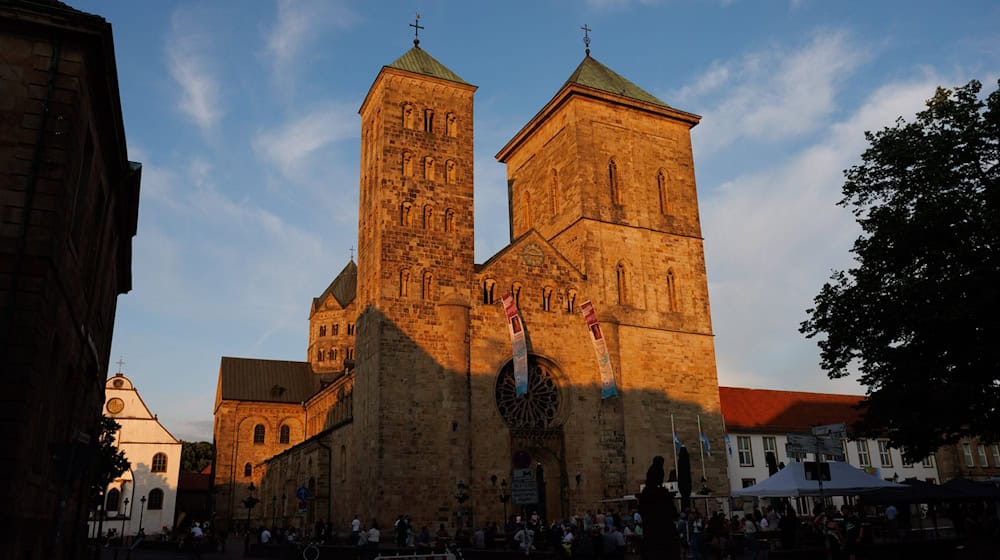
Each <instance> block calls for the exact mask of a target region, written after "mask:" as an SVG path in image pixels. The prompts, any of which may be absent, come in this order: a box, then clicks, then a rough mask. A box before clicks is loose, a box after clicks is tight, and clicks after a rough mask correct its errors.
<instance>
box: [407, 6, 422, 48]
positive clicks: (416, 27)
mask: <svg viewBox="0 0 1000 560" xmlns="http://www.w3.org/2000/svg"><path fill="white" fill-rule="evenodd" d="M410 27H412V28H413V46H414V47H419V46H420V30H421V29H423V28H424V26H422V25H420V14H417V20H416V21H414V22H413V23H411V24H410Z"/></svg>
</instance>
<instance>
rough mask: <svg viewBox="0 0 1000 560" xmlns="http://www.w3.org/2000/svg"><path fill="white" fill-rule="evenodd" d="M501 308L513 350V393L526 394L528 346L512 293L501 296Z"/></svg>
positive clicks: (517, 394)
mask: <svg viewBox="0 0 1000 560" xmlns="http://www.w3.org/2000/svg"><path fill="white" fill-rule="evenodd" d="M502 299H503V310H504V313H506V315H507V330H509V331H510V345H511V347H512V348H513V351H514V394H515V395H516V396H518V397H520V396H521V395H527V394H528V346H527V343H526V342H525V340H524V325H523V324H522V323H521V316H520V314H518V312H517V302H516V301H514V294H512V293H510V292H507V293H506V294H505V295H504V296H503V298H502Z"/></svg>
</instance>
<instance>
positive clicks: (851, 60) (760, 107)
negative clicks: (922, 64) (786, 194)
mask: <svg viewBox="0 0 1000 560" xmlns="http://www.w3.org/2000/svg"><path fill="white" fill-rule="evenodd" d="M865 58H866V55H865V53H864V51H863V50H862V49H861V48H859V47H858V46H857V45H855V44H854V43H853V42H852V38H851V37H850V36H849V35H848V34H847V33H845V32H842V31H833V32H829V31H828V32H823V33H820V34H817V35H816V36H814V37H813V39H812V40H811V41H810V42H809V43H808V44H806V45H804V46H798V45H794V46H787V45H781V46H774V47H771V48H769V49H765V50H761V51H757V52H753V53H749V54H746V55H744V56H743V57H741V58H740V59H738V60H735V61H726V62H719V61H716V62H714V63H713V64H712V65H711V66H710V67H709V69H708V70H707V71H706V72H704V73H703V74H702V75H700V76H699V77H697V78H696V79H695V80H694V82H693V83H692V84H691V85H688V86H686V87H684V88H682V89H680V90H678V91H676V92H674V93H668V94H666V95H665V96H664V98H665V99H671V100H675V102H676V103H679V104H682V105H687V106H691V107H692V108H693V109H694V110H695V111H696V112H699V111H700V112H702V114H704V116H705V121H704V124H702V125H701V126H700V127H699V131H698V135H697V137H696V139H697V144H698V152H699V153H701V154H703V155H704V154H707V153H711V152H714V151H716V150H719V149H720V148H723V147H725V146H727V145H729V144H732V143H735V142H739V141H742V140H753V141H760V140H763V141H768V142H774V141H779V140H785V139H789V138H797V137H801V136H803V135H804V134H806V133H809V132H813V131H815V130H816V129H817V128H818V127H820V126H823V125H824V124H825V122H826V120H827V119H828V118H829V116H830V114H831V113H832V112H833V111H834V109H835V106H836V105H835V96H836V93H837V91H838V87H839V86H840V84H841V82H842V81H843V80H844V78H845V77H847V76H848V75H850V74H851V73H852V72H853V71H854V69H855V68H857V66H858V65H860V64H861V63H862V62H863V61H864V60H865ZM699 106H700V107H699Z"/></svg>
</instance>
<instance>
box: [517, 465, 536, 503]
mask: <svg viewBox="0 0 1000 560" xmlns="http://www.w3.org/2000/svg"><path fill="white" fill-rule="evenodd" d="M510 499H511V501H512V502H513V503H514V505H516V506H530V505H532V504H537V503H538V483H537V482H536V481H535V471H534V470H533V469H514V471H513V472H512V473H511V485H510Z"/></svg>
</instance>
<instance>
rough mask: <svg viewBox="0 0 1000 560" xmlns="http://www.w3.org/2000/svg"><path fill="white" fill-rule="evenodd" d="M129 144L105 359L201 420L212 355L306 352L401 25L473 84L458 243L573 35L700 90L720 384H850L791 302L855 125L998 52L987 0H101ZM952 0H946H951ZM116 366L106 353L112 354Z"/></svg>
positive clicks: (344, 251) (892, 111)
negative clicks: (364, 133)
mask: <svg viewBox="0 0 1000 560" xmlns="http://www.w3.org/2000/svg"><path fill="white" fill-rule="evenodd" d="M69 2H70V4H72V5H73V6H74V7H76V8H78V9H82V10H84V11H88V12H92V13H97V14H100V15H102V16H104V17H105V18H106V19H107V20H108V21H110V22H111V23H112V25H113V29H114V36H115V48H116V56H117V63H118V74H119V85H120V88H121V98H122V106H123V111H124V116H125V125H126V134H127V139H128V148H129V157H130V158H131V159H133V160H136V161H140V162H142V163H143V169H144V171H143V181H142V196H141V200H140V210H139V213H140V217H139V232H138V234H137V236H136V239H135V247H134V260H133V274H134V289H133V291H132V292H131V293H129V294H127V295H124V296H122V297H120V298H119V306H118V316H117V320H116V324H115V338H114V344H113V348H112V361H117V360H118V359H119V357H120V356H123V357H124V360H125V367H124V372H125V373H126V374H127V375H129V376H130V377H131V378H132V380H133V381H134V382H135V385H136V387H137V388H138V389H139V391H140V393H141V394H142V396H143V398H144V400H145V401H146V403H147V404H148V405H149V406H150V408H151V409H152V410H153V412H154V413H156V414H158V415H159V418H160V420H161V421H162V422H163V423H164V424H165V426H166V427H167V428H168V429H169V430H171V431H172V432H173V433H174V435H176V436H177V437H180V438H183V439H199V440H201V439H204V440H211V425H212V407H213V402H214V398H215V390H216V381H217V375H218V368H219V359H220V357H221V356H224V355H225V356H245V357H258V358H273V359H290V360H304V359H305V358H306V344H307V329H308V310H309V305H310V302H311V299H312V297H314V296H316V295H318V294H319V293H320V292H322V290H323V289H324V288H325V287H326V286H327V284H328V283H329V282H330V280H331V279H332V278H333V277H334V276H335V275H336V274H337V272H339V271H340V269H341V268H342V267H343V266H344V265H345V264H346V262H347V260H348V258H349V255H350V249H351V247H352V246H353V245H354V244H355V239H356V236H357V202H358V154H359V135H360V122H359V119H358V116H357V110H358V108H359V106H360V104H361V101H362V100H363V98H364V95H365V93H366V92H367V90H368V87H369V86H370V85H371V83H372V80H373V79H374V78H375V76H376V74H377V73H378V71H379V69H380V68H381V67H382V66H383V65H386V64H389V63H391V62H392V61H393V60H395V59H396V58H397V57H399V56H400V55H401V54H402V53H404V52H405V51H406V50H408V49H409V48H410V47H411V46H412V42H411V41H412V39H413V35H412V29H411V28H410V27H408V24H409V23H412V21H413V14H414V13H415V12H420V14H421V16H422V19H421V23H422V25H424V26H425V27H426V29H425V30H424V31H422V32H421V46H422V47H423V48H425V49H426V50H427V52H428V53H430V54H431V55H432V56H434V57H435V58H437V59H438V60H439V61H441V62H442V63H443V64H445V65H446V66H448V67H449V68H451V69H452V70H453V71H455V72H456V73H457V74H458V75H460V76H462V78H464V79H465V80H466V81H468V82H470V83H473V84H475V85H477V86H479V90H478V92H477V94H476V101H475V110H476V115H475V130H476V138H475V147H476V161H475V188H476V193H475V194H476V217H475V219H476V256H477V261H479V262H482V261H484V260H486V259H487V258H488V257H489V256H491V255H492V254H494V253H495V252H496V251H497V250H499V249H500V248H502V247H503V246H504V245H506V243H507V241H508V239H507V232H508V229H507V221H506V208H507V206H506V186H505V181H504V177H505V175H504V173H505V171H504V169H503V167H502V166H501V165H500V164H499V163H497V162H496V161H495V160H494V158H493V155H494V154H495V153H496V152H497V151H498V150H499V149H500V148H501V147H502V146H503V145H504V143H505V142H506V141H507V140H508V139H509V138H510V137H511V136H512V135H513V134H514V133H515V132H517V130H518V129H519V128H520V127H521V126H522V125H523V124H524V123H526V122H527V121H528V119H530V118H531V117H532V116H533V115H534V114H535V112H537V111H538V109H540V108H541V107H542V105H544V103H545V102H546V101H548V99H549V98H550V97H551V96H552V95H554V94H555V92H556V91H557V90H558V88H559V86H560V85H562V83H563V82H564V81H565V79H566V78H567V77H568V76H569V74H570V73H571V72H572V71H573V70H574V68H575V67H576V66H577V64H579V62H580V60H581V59H582V57H583V42H582V31H580V29H579V28H580V26H582V25H583V24H584V23H586V24H588V25H589V26H590V28H591V29H593V31H592V34H591V36H592V40H593V43H592V50H593V55H594V57H595V58H597V59H598V60H600V61H601V62H602V63H604V64H606V65H608V66H609V67H611V68H613V69H614V70H616V71H617V72H619V73H620V74H622V75H623V76H625V77H627V78H629V79H630V80H632V81H633V82H635V83H636V84H638V85H639V86H641V87H643V88H644V89H646V90H647V91H649V92H651V93H653V94H654V95H656V96H657V97H659V98H660V99H662V100H663V101H665V102H667V103H668V104H671V105H673V106H675V107H678V108H680V109H683V110H686V111H690V112H694V113H697V114H700V115H702V116H703V120H702V124H700V125H699V126H698V127H696V128H695V129H694V131H693V139H694V148H695V163H696V173H697V180H698V189H699V194H700V205H701V213H702V226H703V231H704V236H705V250H706V258H707V266H708V274H709V289H710V296H711V303H712V315H713V323H714V329H715V333H716V349H717V359H718V366H719V381H720V383H721V384H724V385H738V386H749V387H768V388H779V389H793V390H808V391H829V392H849V393H857V394H860V393H862V392H863V388H862V387H860V386H859V385H857V383H856V382H854V381H851V380H842V381H837V382H832V381H829V380H828V379H827V378H826V376H825V375H824V374H823V372H822V371H820V370H819V368H818V365H817V363H818V352H817V350H816V347H815V343H814V342H812V341H807V340H805V339H804V338H803V337H802V336H801V335H800V334H799V333H798V324H799V322H801V321H802V320H803V318H804V317H805V309H806V308H808V307H809V306H810V304H811V302H812V298H813V297H814V296H815V294H816V293H817V292H818V290H819V288H820V286H821V285H822V283H823V282H824V281H825V280H826V278H827V277H828V276H829V274H830V270H831V269H833V268H843V267H845V266H848V265H849V264H850V255H849V253H848V249H849V248H850V245H851V242H852V240H853V239H854V238H855V237H856V236H857V233H858V231H857V228H856V226H855V225H854V222H853V220H852V219H851V214H850V212H849V211H847V210H845V209H842V208H839V207H837V206H835V203H836V202H837V201H838V200H839V198H840V186H841V184H842V178H843V170H844V169H845V168H847V167H849V166H850V165H852V164H853V163H854V162H856V161H857V160H858V155H859V154H860V153H861V152H862V151H863V149H864V147H865V141H864V137H863V133H864V131H866V130H875V129H879V128H881V127H883V126H886V125H889V124H891V123H892V122H893V121H894V120H895V119H896V118H897V117H898V116H905V117H907V118H909V117H911V116H912V115H913V113H914V112H916V111H918V110H919V109H920V108H921V106H922V104H923V101H924V100H925V99H927V98H928V97H930V96H931V94H932V93H933V91H934V88H935V87H936V86H938V85H943V86H954V85H959V84H964V83H965V82H967V81H968V80H970V79H973V78H975V79H979V80H981V81H982V82H984V84H986V86H985V87H986V88H987V89H989V90H992V89H994V88H995V84H996V80H997V77H998V75H1000V31H998V28H997V26H996V22H998V21H1000V4H997V3H996V2H985V1H984V2H975V1H966V2H961V3H954V2H933V3H932V2H913V1H908V2H890V1H884V2H848V1H843V2H826V1H820V0H797V1H785V2H781V1H769V2H751V1H740V0H721V1H710V0H704V1H668V0H663V1H656V0H637V1H636V0H633V1H630V0H591V1H570V0H550V1H544V0H542V1H532V2H516V1H508V2H470V1H458V0H437V1H429V0H425V1H418V2H415V1H412V0H410V1H379V2H335V1H310V0H304V1H299V2H286V1H278V2H265V1H246V2H235V1H233V2H121V1H117V0H69ZM956 6H959V7H956ZM116 367H117V366H115V365H112V371H110V372H109V373H114V371H115V368H116Z"/></svg>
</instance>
